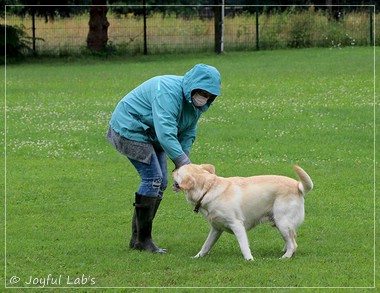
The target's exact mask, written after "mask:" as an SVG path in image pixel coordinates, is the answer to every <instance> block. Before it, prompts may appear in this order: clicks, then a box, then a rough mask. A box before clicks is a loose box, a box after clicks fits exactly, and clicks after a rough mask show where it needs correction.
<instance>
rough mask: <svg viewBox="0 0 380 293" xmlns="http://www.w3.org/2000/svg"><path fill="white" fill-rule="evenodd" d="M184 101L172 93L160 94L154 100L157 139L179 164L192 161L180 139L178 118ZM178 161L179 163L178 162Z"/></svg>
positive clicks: (153, 109)
mask: <svg viewBox="0 0 380 293" xmlns="http://www.w3.org/2000/svg"><path fill="white" fill-rule="evenodd" d="M180 103H182V101H181V100H178V99H177V98H175V97H173V96H171V94H170V93H161V94H159V95H158V96H157V97H156V98H155V99H154V100H153V102H152V112H153V123H154V128H155V130H156V135H157V139H158V141H159V142H160V145H161V147H162V148H163V150H164V151H165V153H166V154H167V156H168V157H169V158H170V159H171V160H172V161H173V162H174V163H175V164H176V166H177V165H184V164H188V163H190V160H189V159H188V157H187V155H186V154H185V152H184V150H183V149H182V146H181V143H180V142H179V140H178V122H177V121H178V119H179V117H178V116H179V115H180V114H179V113H181V104H180ZM176 162H177V163H176Z"/></svg>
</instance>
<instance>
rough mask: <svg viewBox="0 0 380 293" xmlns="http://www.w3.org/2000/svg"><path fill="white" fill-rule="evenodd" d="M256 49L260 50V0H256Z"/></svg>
mask: <svg viewBox="0 0 380 293" xmlns="http://www.w3.org/2000/svg"><path fill="white" fill-rule="evenodd" d="M256 50H257V51H259V50H260V45H259V1H258V0H256Z"/></svg>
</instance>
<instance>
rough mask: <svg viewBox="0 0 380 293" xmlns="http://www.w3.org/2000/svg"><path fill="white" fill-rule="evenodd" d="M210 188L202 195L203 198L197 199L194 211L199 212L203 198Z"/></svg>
mask: <svg viewBox="0 0 380 293" xmlns="http://www.w3.org/2000/svg"><path fill="white" fill-rule="evenodd" d="M207 191H208V190H206V191H205V193H203V195H202V196H201V198H200V199H199V200H198V201H197V203H196V205H195V208H194V212H195V213H198V212H199V209H200V207H201V202H202V200H203V198H204V197H205V195H206V193H207Z"/></svg>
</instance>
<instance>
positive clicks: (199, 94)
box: [192, 90, 212, 107]
mask: <svg viewBox="0 0 380 293" xmlns="http://www.w3.org/2000/svg"><path fill="white" fill-rule="evenodd" d="M211 97H212V94H210V93H209V92H207V91H204V90H197V91H196V92H195V93H194V94H193V96H192V100H193V103H194V105H195V107H202V106H204V105H206V103H207V101H208V99H210V98H211Z"/></svg>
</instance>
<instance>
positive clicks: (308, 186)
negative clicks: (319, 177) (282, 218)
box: [293, 165, 314, 195]
mask: <svg viewBox="0 0 380 293" xmlns="http://www.w3.org/2000/svg"><path fill="white" fill-rule="evenodd" d="M293 169H294V171H295V172H296V173H297V176H298V178H299V179H300V182H298V190H299V191H300V192H301V193H302V194H303V195H306V194H307V193H308V192H310V191H311V190H312V189H313V186H314V185H313V181H311V178H310V176H309V175H308V174H307V173H306V172H305V170H303V169H302V168H301V167H300V166H297V165H295V166H294V167H293Z"/></svg>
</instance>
